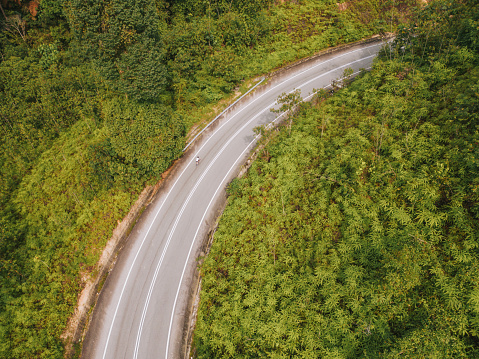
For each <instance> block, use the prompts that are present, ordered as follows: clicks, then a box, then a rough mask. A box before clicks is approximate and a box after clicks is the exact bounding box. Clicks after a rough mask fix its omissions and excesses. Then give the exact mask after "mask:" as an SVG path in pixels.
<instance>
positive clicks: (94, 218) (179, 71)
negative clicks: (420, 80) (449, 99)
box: [0, 0, 475, 358]
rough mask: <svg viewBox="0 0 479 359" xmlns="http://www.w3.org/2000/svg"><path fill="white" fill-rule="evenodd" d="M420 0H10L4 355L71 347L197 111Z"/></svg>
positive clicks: (0, 35) (2, 97) (210, 110)
mask: <svg viewBox="0 0 479 359" xmlns="http://www.w3.org/2000/svg"><path fill="white" fill-rule="evenodd" d="M415 5H416V1H415V0H401V1H394V2H384V1H380V0H358V1H354V2H340V3H338V2H337V1H331V0H302V1H273V0H254V1H243V0H233V1H222V0H212V1H208V2H206V1H193V0H176V1H170V0H155V1H153V0H100V1H93V0H84V1H80V0H0V120H1V125H2V130H1V132H0V173H1V174H0V224H1V227H0V228H1V229H0V323H1V324H0V358H63V357H65V356H66V355H69V353H65V344H66V343H67V342H68V339H65V340H64V339H62V337H63V335H64V333H65V328H66V327H67V323H68V318H69V317H70V316H71V315H72V313H73V311H74V309H75V306H76V302H77V299H78V294H79V293H80V291H81V290H82V289H83V287H84V286H85V281H86V280H88V279H89V278H90V277H91V276H94V275H95V271H94V268H95V264H96V263H97V261H98V258H99V256H100V254H101V252H102V250H103V247H104V246H105V244H106V242H107V241H108V239H109V238H110V237H111V234H112V231H113V229H114V228H115V226H116V224H117V222H118V221H119V220H121V219H122V218H123V217H124V216H125V215H126V213H127V212H128V210H129V208H130V206H131V205H132V203H133V202H134V201H135V200H136V199H137V197H138V194H139V193H140V192H141V191H142V189H143V188H144V187H145V185H148V184H153V183H156V182H157V181H158V180H159V179H160V178H161V174H162V173H163V172H164V171H165V170H166V169H167V168H168V167H169V166H170V165H171V164H172V162H173V161H174V160H175V159H177V158H178V157H179V156H181V150H182V148H183V147H184V144H185V139H186V137H187V134H188V132H189V130H190V129H191V128H192V127H193V126H201V125H202V122H204V121H206V120H208V119H209V118H212V117H213V116H214V114H215V113H216V112H217V111H218V109H220V107H221V106H223V105H224V104H225V103H227V102H228V101H230V100H231V99H232V98H234V97H235V96H237V95H238V94H239V93H241V92H242V91H245V90H246V88H247V87H248V86H249V85H250V84H251V80H250V79H252V78H254V77H255V76H258V75H260V74H264V73H267V72H269V71H271V70H273V69H275V68H278V67H281V66H283V65H285V64H288V63H291V62H292V61H294V60H297V59H299V58H301V57H304V56H309V55H312V54H313V53H315V52H317V51H319V50H322V49H325V48H327V47H331V46H336V45H339V44H344V43H347V42H351V41H356V40H360V39H362V38H366V37H368V36H371V35H373V34H381V33H384V32H387V31H395V30H396V29H397V27H398V25H399V24H402V23H404V21H405V19H406V17H407V15H408V14H410V13H411V12H412V9H413V8H414V7H415ZM404 14H406V15H404ZM465 31H466V30H465ZM467 31H470V32H471V34H473V33H474V31H475V28H474V25H473V24H471V27H470V28H469V30H467ZM463 56H466V57H467V56H469V54H468V53H466V52H464V53H463ZM458 61H460V60H458ZM465 101H466V99H465ZM63 338H64V337H63ZM77 354H78V353H77Z"/></svg>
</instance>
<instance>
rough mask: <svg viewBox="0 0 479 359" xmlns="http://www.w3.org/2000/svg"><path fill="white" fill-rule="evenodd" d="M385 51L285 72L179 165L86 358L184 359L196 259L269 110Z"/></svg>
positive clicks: (131, 245) (349, 53)
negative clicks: (286, 97)
mask: <svg viewBox="0 0 479 359" xmlns="http://www.w3.org/2000/svg"><path fill="white" fill-rule="evenodd" d="M381 45H382V44H381V42H379V43H373V44H367V45H363V46H358V47H354V48H350V49H348V50H343V51H340V52H337V53H335V54H332V55H326V56H323V57H321V58H319V59H316V60H314V61H309V62H306V63H303V64H302V65H300V66H297V67H295V68H294V69H291V70H288V71H284V72H283V73H282V74H281V75H279V76H277V77H275V78H274V79H269V80H268V82H267V84H266V85H264V86H260V87H258V89H257V90H255V91H254V92H253V93H252V94H250V95H248V96H247V97H246V98H245V100H244V101H240V103H238V104H237V105H236V106H235V107H234V108H233V109H232V110H231V111H229V112H228V113H227V114H225V115H224V116H223V117H222V118H220V119H219V120H218V121H217V123H215V125H214V126H211V127H210V128H209V129H208V131H205V133H204V134H203V135H202V136H201V139H200V140H198V141H196V142H195V143H194V144H193V145H192V146H191V147H190V148H189V149H188V150H187V152H186V153H185V155H184V156H183V158H182V159H181V160H180V161H178V163H177V164H176V165H175V167H174V169H173V171H172V173H171V174H170V176H169V178H168V179H167V181H166V185H165V186H164V188H163V189H162V190H161V192H160V193H159V194H158V195H157V198H156V199H155V201H154V202H153V203H152V204H150V206H149V207H148V209H147V210H146V211H145V212H144V213H143V215H142V217H141V219H140V220H139V222H138V223H137V225H136V226H135V228H134V230H133V231H132V233H131V235H130V237H129V239H128V241H127V244H126V245H125V248H123V250H122V251H121V253H120V255H119V257H118V260H117V263H116V265H115V267H114V270H113V271H112V272H111V274H110V275H109V277H108V279H107V281H106V283H105V285H104V286H103V289H102V292H101V295H100V298H99V301H98V303H97V306H96V308H95V311H94V314H93V318H92V323H91V324H90V329H89V331H88V333H87V336H86V338H85V341H84V344H83V354H82V358H84V359H90V358H95V359H106V358H108V359H122V358H132V359H136V358H141V359H150V358H181V357H182V350H184V346H183V344H184V343H182V336H183V328H184V322H185V313H187V312H188V309H189V307H190V306H189V304H188V303H189V299H190V298H191V294H190V288H191V285H192V278H193V274H194V273H195V269H196V258H197V257H198V255H199V253H200V251H201V245H202V242H203V239H204V238H205V235H206V234H207V232H208V230H209V229H210V228H211V224H212V223H213V222H214V220H215V218H216V216H217V214H218V213H217V212H218V205H219V203H220V202H221V201H222V200H224V188H225V186H226V184H227V183H228V182H229V181H230V180H231V179H232V178H233V177H234V176H235V175H236V174H237V172H238V169H239V167H240V166H241V164H242V163H244V161H245V160H246V158H247V156H248V153H249V151H250V150H251V149H252V147H253V146H254V142H255V138H254V133H253V128H254V127H256V126H258V125H261V124H267V123H269V122H271V121H272V120H274V118H275V116H276V114H274V113H271V112H270V111H269V110H270V108H271V107H273V105H274V103H275V100H276V98H277V97H278V96H279V95H280V94H281V93H283V92H290V91H292V90H293V89H301V93H302V97H303V98H307V96H308V94H309V93H310V92H311V91H312V90H313V88H316V89H318V88H321V87H325V86H327V85H329V84H330V83H331V82H332V81H333V80H335V79H338V78H340V77H341V75H342V73H343V72H344V70H345V69H346V68H352V69H353V70H355V71H357V70H358V69H360V68H368V67H370V66H371V64H372V61H373V58H374V56H375V55H376V53H377V52H378V50H379V48H380V47H381ZM197 155H198V156H199V157H200V159H201V160H200V162H199V164H198V165H196V163H195V158H196V156H197Z"/></svg>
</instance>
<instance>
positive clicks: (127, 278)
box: [102, 42, 384, 359]
mask: <svg viewBox="0 0 479 359" xmlns="http://www.w3.org/2000/svg"><path fill="white" fill-rule="evenodd" d="M383 45H384V44H383V43H382V42H381V43H376V44H374V45H371V46H367V47H364V48H361V49H357V50H354V51H350V52H347V53H344V54H341V55H339V56H336V57H334V58H332V59H329V60H326V61H322V62H320V63H318V64H316V65H314V66H312V67H310V68H308V69H307V70H305V71H302V72H300V73H298V74H296V75H295V76H292V77H290V78H288V79H287V80H284V81H282V82H281V83H279V84H278V85H276V86H274V87H272V88H271V89H269V90H267V91H265V92H264V93H263V94H261V95H260V96H259V97H258V98H256V99H254V100H253V101H252V102H250V103H249V104H248V105H247V106H245V107H244V108H242V109H240V110H239V111H238V112H237V113H236V114H235V115H233V116H232V117H231V118H230V119H229V120H227V121H225V122H224V123H223V124H222V125H221V126H220V127H219V128H218V129H217V130H216V131H215V132H214V133H213V134H212V135H211V137H210V138H208V139H207V140H206V141H205V143H204V144H203V145H202V146H201V147H200V149H199V150H198V152H199V151H201V149H203V147H204V146H206V144H207V143H208V142H209V140H210V139H211V138H213V137H214V135H215V134H216V133H217V132H218V131H219V130H220V129H221V128H223V126H225V125H226V124H227V123H229V122H230V121H231V120H232V119H233V118H234V117H235V116H236V115H237V114H239V113H241V112H242V111H243V110H244V109H246V108H247V107H248V106H250V105H252V104H253V103H255V102H256V101H258V100H259V99H260V98H261V97H263V96H264V95H266V94H267V93H269V92H270V91H273V90H274V89H276V88H277V87H278V86H281V85H282V84H284V83H285V82H287V81H289V80H291V79H293V78H295V77H297V76H300V75H301V74H303V73H305V72H307V71H310V70H311V69H314V68H316V67H318V66H320V65H324V64H325V63H327V62H330V61H333V60H336V59H338V58H340V57H343V56H346V55H348V54H352V53H355V52H358V51H362V50H367V49H369V48H371V47H376V46H383ZM192 162H193V157H192V159H191V160H190V162H189V163H188V164H187V165H186V166H185V168H184V170H183V171H182V172H181V174H180V175H179V176H178V178H177V179H176V181H175V182H174V184H173V186H172V187H171V188H170V190H169V191H168V193H167V195H166V197H165V199H164V200H163V202H162V204H161V205H160V208H159V209H158V211H157V212H156V214H155V216H154V218H153V220H152V222H151V224H150V226H149V227H148V230H147V232H146V234H145V236H144V238H143V240H142V241H141V244H140V247H139V248H138V251H137V252H136V254H135V257H134V259H133V262H132V264H131V266H130V269H129V270H128V274H127V277H126V279H125V282H124V284H123V287H122V290H121V292H120V298H119V299H118V303H117V305H116V308H115V312H114V314H113V318H112V322H111V325H110V329H109V331H108V336H107V340H106V343H105V348H104V351H103V356H102V358H103V359H105V358H106V353H107V350H108V344H109V341H110V337H111V333H112V330H113V326H114V323H115V319H116V316H117V314H118V309H119V307H120V303H121V300H122V298H123V294H124V292H125V289H126V285H127V283H128V280H129V278H130V275H131V271H132V269H133V267H134V265H135V263H136V260H137V258H138V255H139V253H140V251H141V249H142V247H143V244H144V242H145V240H146V238H147V236H148V234H149V232H150V230H151V228H152V226H153V223H155V221H156V218H157V217H158V214H159V213H160V211H161V209H162V208H163V205H164V204H165V202H166V200H167V199H168V197H169V195H170V193H171V191H172V190H173V188H175V186H176V184H177V183H178V181H179V180H180V178H181V177H182V176H183V174H184V172H185V171H186V169H188V168H189V167H190V166H189V165H190V164H191V163H192Z"/></svg>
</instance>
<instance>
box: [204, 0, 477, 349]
mask: <svg viewBox="0 0 479 359" xmlns="http://www.w3.org/2000/svg"><path fill="white" fill-rule="evenodd" d="M475 5H476V4H475V2H474V1H464V2H455V3H449V2H442V1H437V2H435V3H433V4H432V6H431V7H425V8H424V9H423V10H421V11H420V12H418V14H417V17H416V18H415V19H414V23H415V24H416V25H417V26H416V27H414V28H411V29H407V27H404V28H403V31H404V32H403V33H402V35H403V36H398V39H397V41H396V43H395V44H394V46H393V47H392V48H391V49H390V50H386V51H384V56H383V58H382V59H381V60H380V61H378V62H377V63H376V64H375V66H374V69H373V70H372V71H371V72H370V73H366V74H363V75H362V76H361V77H360V78H359V79H357V80H356V81H354V82H353V83H352V84H351V85H350V86H349V87H347V88H344V89H342V90H339V91H338V92H337V94H336V95H335V96H333V97H330V98H328V96H327V95H325V94H324V93H321V94H320V95H319V96H318V97H317V99H316V103H315V104H303V105H302V106H301V107H300V111H299V113H298V114H297V115H296V116H295V117H294V120H293V121H292V127H291V130H289V129H288V130H282V131H280V132H273V133H272V134H271V135H270V138H269V143H268V144H267V145H266V146H265V148H264V149H263V150H261V153H260V156H259V158H258V159H257V160H256V161H255V162H254V163H253V165H252V167H251V168H250V170H249V172H248V175H247V176H246V177H245V178H243V179H241V180H235V181H234V182H233V183H232V185H231V186H230V189H229V192H228V193H229V205H228V206H227V208H226V210H225V212H224V214H223V217H222V219H221V222H220V225H219V228H218V230H217V231H216V232H215V239H214V242H213V245H212V248H211V251H210V253H209V254H208V256H207V257H206V259H205V261H204V264H203V265H202V267H201V272H202V277H203V281H202V291H201V301H200V308H199V312H198V322H197V329H196V332H195V340H196V350H197V351H196V355H197V357H198V358H227V357H228V358H229V357H235V358H250V357H259V356H267V357H274V358H285V357H302V358H317V357H325V358H358V357H365V358H366V357H367V358H369V357H393V358H396V357H400V356H401V357H402V356H405V357H408V358H420V357H441V358H461V357H476V356H478V355H479V348H478V345H477V343H478V333H479V332H478V321H477V314H478V313H477V303H478V301H477V297H478V296H477V293H478V282H477V278H478V277H479V271H478V268H477V260H478V256H479V251H478V248H479V247H478V246H479V237H478V233H479V225H478V224H479V196H478V188H479V187H478V186H479V182H478V178H479V151H478V146H477V145H478V143H479V122H478V117H477V105H478V104H479V98H478V96H477V93H478V91H477V84H478V83H479V82H478V81H479V52H478V51H477V47H476V40H477V39H475V36H476V32H475V31H472V29H473V28H474V27H475V26H476V27H477V24H478V16H479V12H478V9H477V6H475ZM451 15H452V16H451ZM471 24H472V25H471ZM433 29H434V30H433ZM459 35H460V36H459ZM404 38H405V39H407V41H403V40H404ZM403 46H404V47H403ZM289 125H290V124H289V122H287V123H286V126H288V127H289Z"/></svg>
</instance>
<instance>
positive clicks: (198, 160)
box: [196, 156, 200, 166]
mask: <svg viewBox="0 0 479 359" xmlns="http://www.w3.org/2000/svg"><path fill="white" fill-rule="evenodd" d="M198 163H200V156H196V165H197V166H198Z"/></svg>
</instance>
